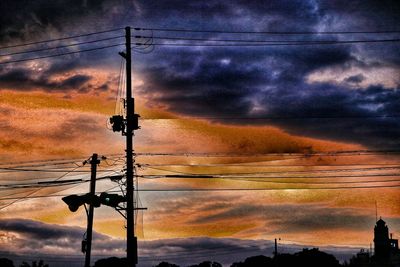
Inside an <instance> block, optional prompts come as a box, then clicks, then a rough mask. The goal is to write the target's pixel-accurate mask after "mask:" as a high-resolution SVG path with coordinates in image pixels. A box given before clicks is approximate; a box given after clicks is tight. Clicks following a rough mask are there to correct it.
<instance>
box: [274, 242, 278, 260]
mask: <svg viewBox="0 0 400 267" xmlns="http://www.w3.org/2000/svg"><path fill="white" fill-rule="evenodd" d="M277 256H278V239H276V238H275V249H274V257H275V258H276V257H277Z"/></svg>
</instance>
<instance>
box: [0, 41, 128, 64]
mask: <svg viewBox="0 0 400 267" xmlns="http://www.w3.org/2000/svg"><path fill="white" fill-rule="evenodd" d="M121 45H124V44H114V45H106V46H102V47H95V48H90V49H83V50H79V51H72V52H66V53H59V54H53V55H47V56H40V57H33V58H25V59H18V60H10V61H4V62H0V65H4V64H10V63H17V62H25V61H31V60H37V59H43V58H52V57H60V56H65V55H72V54H77V53H83V52H90V51H96V50H101V49H106V48H111V47H117V46H121Z"/></svg>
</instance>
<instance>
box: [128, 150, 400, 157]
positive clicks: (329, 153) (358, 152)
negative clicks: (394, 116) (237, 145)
mask: <svg viewBox="0 0 400 267" xmlns="http://www.w3.org/2000/svg"><path fill="white" fill-rule="evenodd" d="M389 154H390V155H391V154H396V155H397V154H400V150H343V151H327V152H310V153H298V152H293V153H291V152H282V153H279V152H271V153H229V152H210V153H207V152H176V153H172V152H148V153H147V152H139V153H135V155H136V156H186V157H188V156H195V157H268V156H282V157H294V156H302V157H311V156H366V155H389Z"/></svg>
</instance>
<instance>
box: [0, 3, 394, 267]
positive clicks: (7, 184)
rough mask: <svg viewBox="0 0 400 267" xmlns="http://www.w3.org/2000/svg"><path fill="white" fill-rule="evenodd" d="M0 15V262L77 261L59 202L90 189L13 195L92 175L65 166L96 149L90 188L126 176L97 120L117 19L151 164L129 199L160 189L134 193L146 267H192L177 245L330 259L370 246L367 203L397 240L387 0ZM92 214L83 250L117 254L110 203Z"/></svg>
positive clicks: (111, 138) (117, 42) (111, 99)
mask: <svg viewBox="0 0 400 267" xmlns="http://www.w3.org/2000/svg"><path fill="white" fill-rule="evenodd" d="M0 14H1V16H0V111H1V113H0V126H1V128H0V161H1V162H0V164H1V166H0V167H2V168H3V169H2V170H1V171H0V180H1V188H0V189H1V191H0V205H1V206H0V225H1V228H0V229H1V230H0V242H1V250H2V253H3V254H4V255H8V254H13V255H14V254H18V255H19V257H23V256H30V257H32V255H33V252H34V251H35V253H36V252H40V253H41V254H43V258H47V259H48V260H49V261H50V260H53V261H55V259H54V256H55V257H56V258H57V257H58V256H57V255H60V254H62V255H76V258H77V261H78V260H79V259H80V258H79V256H81V254H80V252H79V248H77V247H79V243H80V241H81V238H82V235H83V233H84V228H85V223H86V219H85V214H84V212H83V209H80V210H79V211H78V212H76V213H71V212H70V211H69V210H68V208H67V207H66V206H65V205H64V203H62V201H61V195H67V194H74V193H84V192H87V188H88V184H87V183H86V184H81V185H78V186H76V185H73V186H75V187H72V186H71V185H70V186H65V187H56V188H42V189H40V188H31V187H29V186H28V188H15V186H14V187H12V185H15V184H21V183H35V182H38V181H51V180H54V179H57V178H58V179H59V180H63V179H88V171H89V169H88V167H87V166H85V167H78V166H76V164H75V163H77V164H78V165H79V166H80V164H81V162H82V161H83V160H84V159H87V158H89V157H90V155H92V153H94V152H96V153H98V154H100V155H106V156H108V159H107V160H103V161H102V162H101V164H100V166H99V173H98V176H99V177H100V176H105V175H109V174H113V173H115V172H117V173H118V172H119V171H120V170H121V169H123V164H124V160H123V153H124V138H123V137H122V136H121V135H120V134H118V133H113V132H112V131H111V130H109V129H108V128H109V125H108V123H107V120H108V118H109V117H110V116H112V115H114V114H115V112H116V111H115V110H116V104H117V103H120V102H119V100H120V98H119V97H118V95H119V94H121V93H122V94H123V90H121V89H120V88H121V87H123V85H124V78H123V77H121V76H120V73H121V71H120V70H121V64H122V63H123V62H122V58H121V57H120V56H119V55H118V52H120V51H123V49H124V47H123V45H121V44H123V43H124V38H123V35H124V30H123V28H124V27H125V26H131V27H133V28H134V29H133V30H132V35H133V38H132V39H133V43H134V53H133V87H134V96H135V100H136V112H137V113H139V114H140V115H141V120H140V124H141V128H142V129H140V130H139V131H137V132H136V133H135V149H136V152H138V153H152V154H151V155H149V154H147V156H145V155H139V156H138V157H137V158H136V162H137V163H138V164H139V165H140V166H138V174H140V175H143V176H144V177H142V178H140V179H139V188H141V189H146V190H154V189H162V190H167V191H162V192H160V191H142V192H140V203H141V205H142V206H143V207H147V208H148V210H147V211H145V212H141V213H139V214H138V215H139V216H138V227H137V233H138V236H139V240H140V242H141V243H140V244H141V248H140V251H139V253H140V256H141V257H142V258H143V260H144V262H146V261H147V262H150V258H149V257H151V255H157V257H158V258H157V259H163V258H166V255H171V253H172V254H174V253H175V254H176V255H180V253H183V255H180V256H181V258H182V259H181V261H179V260H177V259H171V261H175V262H177V263H188V262H185V261H184V260H183V259H184V258H185V257H184V253H185V252H186V253H187V251H188V250H192V251H197V252H196V253H199V255H204V254H209V252H210V251H209V250H210V248H215V247H219V248H221V247H222V248H223V249H222V250H220V252H219V253H220V254H222V256H224V257H222V256H221V255H220V256H219V257H218V260H220V261H224V263H226V264H228V263H230V262H231V261H232V259H233V258H232V255H231V254H232V253H234V254H235V255H237V257H238V258H237V259H238V260H240V259H242V258H244V257H245V256H249V255H257V254H261V253H266V254H267V255H270V253H271V244H272V243H271V242H273V240H274V238H281V244H282V247H286V248H287V249H288V251H289V250H290V249H294V248H296V245H298V246H300V247H301V246H319V247H325V248H327V249H328V247H330V248H331V249H332V250H334V251H336V252H335V253H336V254H337V255H339V256H340V255H342V254H341V253H342V252H343V251H347V252H346V253H349V252H354V250H353V249H354V248H361V247H364V248H368V247H369V244H370V243H371V242H372V239H373V236H372V229H373V226H374V223H375V203H377V207H378V213H379V214H378V215H380V216H382V217H383V218H384V219H385V221H387V223H388V224H389V228H390V230H391V232H393V233H394V235H395V236H399V235H400V207H399V205H398V203H399V200H400V198H399V196H400V195H399V191H398V190H399V189H398V187H396V186H399V182H398V180H396V178H398V177H399V159H400V158H399V155H398V153H396V151H399V149H400V138H399V136H400V119H399V116H400V104H399V99H400V89H399V87H400V75H399V74H400V53H399V51H400V49H399V44H400V42H399V39H400V29H399V28H398V26H397V25H399V17H400V16H399V15H400V5H399V3H398V2H397V1H372V0H371V1H369V0H368V1H361V0H354V1H341V0H332V1H328V0H319V1H318V0H314V1H311V0H302V1H297V0H287V1H240V0H235V1H175V0H165V1H133V0H129V1H128V0H103V1H94V0H69V1H67V0H57V1H44V0H37V1H24V0H18V1H2V2H1V3H0ZM110 30H112V31H110ZM103 31H105V32H103ZM95 32H97V34H92V35H85V34H87V33H95ZM98 32H103V33H98ZM78 35H85V36H81V37H75V38H70V39H64V37H68V36H78ZM53 39H56V40H55V41H52V42H45V43H43V42H40V41H42V40H53ZM27 43H35V44H32V45H26V46H19V44H27ZM71 45H73V46H71ZM106 46H109V47H108V48H104V49H99V50H94V51H86V52H79V51H82V50H90V49H94V48H103V47H106ZM49 48H54V49H52V50H49ZM26 52H30V53H26ZM59 54H66V55H63V56H58V55H59ZM47 56H51V57H47ZM38 57H44V58H41V59H35V60H28V59H32V58H38ZM121 81H122V82H121ZM117 110H118V107H117ZM348 151H353V152H348ZM354 151H356V152H354ZM360 151H364V152H360ZM365 151H369V152H368V153H366V152H365ZM372 151H380V153H376V152H372ZM383 151H386V152H385V153H383ZM338 152H339V153H338ZM154 153H166V154H164V155H159V156H156V155H154ZM179 153H188V154H186V155H183V154H179ZM196 153H201V154H196ZM221 153H222V154H221ZM238 154H242V155H238ZM243 154H245V155H243ZM54 159H58V160H66V161H65V162H64V163H65V164H63V165H49V162H50V163H54V162H53V161H49V160H54ZM24 162H29V163H24ZM56 163H60V162H59V161H57V162H56ZM67 163H68V164H67ZM21 166H22V167H21ZM10 167H13V168H16V167H19V168H20V169H21V168H23V169H29V168H31V169H32V168H34V169H36V171H26V170H25V171H21V170H19V171H12V170H9V169H8V170H7V169H5V168H10ZM50 168H52V170H51V171H50V170H49V169H50ZM75 168H76V169H75ZM43 169H46V171H43ZM37 170H41V171H37ZM66 170H74V171H75V172H70V173H68V174H66V175H65V176H62V177H61V175H63V174H65V171H66ZM76 170H78V171H79V170H82V172H76ZM171 174H181V175H182V176H184V175H185V174H186V175H187V174H214V175H217V176H218V177H219V178H212V179H209V178H208V179H207V178H203V179H200V178H197V179H193V178H191V179H183V177H178V178H176V179H171V177H165V175H171ZM329 176H330V177H329ZM349 176H354V177H349ZM161 177H164V178H161ZM145 178H152V179H145ZM115 186H116V184H115V183H113V182H111V181H107V180H101V181H99V182H98V185H97V189H98V190H99V191H104V190H109V189H111V190H116V188H115ZM327 187H329V188H330V189H326V188H327ZM344 187H350V188H344ZM360 187H363V188H360ZM364 187H371V188H364ZM332 188H334V189H332ZM38 189H40V190H38ZM175 189H190V190H194V189H202V190H203V189H206V190H208V191H184V190H183V191H179V192H177V191H172V190H175ZM215 189H219V190H220V191H212V190H215ZM226 189H235V190H226ZM242 189H252V190H247V191H241V190H242ZM254 189H257V190H254ZM61 190H63V191H61ZM168 190H169V191H168ZM223 190H224V191H223ZM51 194H53V195H57V196H53V197H46V198H44V196H48V195H51ZM34 197H35V198H34ZM14 201H16V202H15V203H13V202H14ZM11 203H13V204H12V205H9V204H11ZM95 216H96V217H95V226H94V227H95V231H96V235H95V237H94V239H95V240H94V245H93V249H94V251H95V252H94V254H96V255H107V256H111V255H118V256H120V255H123V251H124V249H125V248H124V244H125V242H124V237H125V229H124V220H123V218H122V217H120V216H119V215H118V214H117V213H116V212H115V211H113V210H112V209H111V208H108V207H101V208H98V209H96V214H95ZM32 240H35V242H33V241H32ZM249 247H250V249H249ZM240 248H247V249H248V250H246V249H243V250H242V249H240ZM251 248H253V250H251ZM207 249H208V250H207ZM154 251H157V252H154ZM239 252H240V253H239ZM229 253H231V254H229ZM268 253H269V254H268ZM343 253H344V252H343ZM217 254H218V253H217ZM186 256H187V255H186ZM217 256H218V255H215V257H217ZM52 257H53V258H52ZM69 257H70V258H71V257H72V256H69ZM74 259H75V258H74ZM192 263H195V262H192ZM143 264H144V263H143ZM143 266H146V265H143Z"/></svg>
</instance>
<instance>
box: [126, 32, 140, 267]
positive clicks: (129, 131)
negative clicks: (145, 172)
mask: <svg viewBox="0 0 400 267" xmlns="http://www.w3.org/2000/svg"><path fill="white" fill-rule="evenodd" d="M125 42H126V44H125V45H126V54H125V59H126V198H127V203H126V257H127V260H128V266H136V264H137V263H138V259H137V238H136V236H135V218H134V216H135V212H134V208H135V207H134V191H133V189H134V188H133V171H134V170H133V131H134V130H135V129H137V127H134V126H137V116H135V101H134V99H133V98H132V67H131V65H132V54H131V28H130V27H126V28H125ZM135 119H136V123H135V125H134V120H135Z"/></svg>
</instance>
